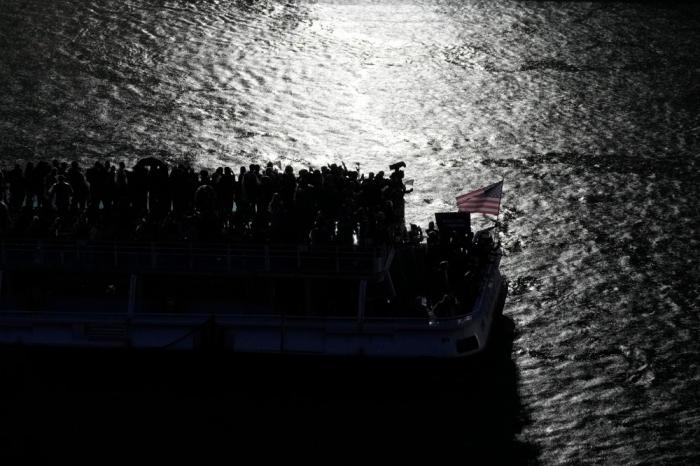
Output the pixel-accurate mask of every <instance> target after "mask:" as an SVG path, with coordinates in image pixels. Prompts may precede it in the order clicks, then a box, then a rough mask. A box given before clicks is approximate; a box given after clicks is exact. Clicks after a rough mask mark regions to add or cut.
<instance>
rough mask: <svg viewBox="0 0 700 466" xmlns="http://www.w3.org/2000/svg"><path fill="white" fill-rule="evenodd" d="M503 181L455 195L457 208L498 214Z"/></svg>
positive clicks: (461, 210)
mask: <svg viewBox="0 0 700 466" xmlns="http://www.w3.org/2000/svg"><path fill="white" fill-rule="evenodd" d="M502 195H503V181H499V182H498V183H494V184H490V185H488V186H484V187H483V188H479V189H477V190H474V191H471V192H468V193H466V194H460V195H459V196H457V210H459V211H460V212H473V213H476V212H480V213H482V214H490V215H498V212H499V211H500V210H501V196H502Z"/></svg>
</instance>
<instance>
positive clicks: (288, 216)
mask: <svg viewBox="0 0 700 466" xmlns="http://www.w3.org/2000/svg"><path fill="white" fill-rule="evenodd" d="M402 167H405V164H404V163H398V164H394V165H392V166H391V172H390V174H389V175H388V176H387V175H386V174H385V173H384V172H383V171H380V172H378V173H376V174H375V173H369V174H368V175H367V176H365V175H364V174H361V173H360V171H359V169H356V170H351V169H348V168H347V167H346V166H345V165H344V164H340V165H338V164H330V165H327V166H324V167H320V168H318V169H314V168H309V169H301V170H299V171H298V172H295V170H294V168H293V167H291V166H287V167H285V168H284V169H282V168H281V166H279V167H278V166H275V165H274V164H272V163H267V165H266V166H264V167H261V166H260V165H256V164H251V165H249V166H248V167H240V169H239V170H238V173H234V171H233V169H231V168H230V167H219V168H216V169H215V170H213V171H211V172H210V171H208V170H206V169H202V170H199V171H197V170H195V169H194V168H193V167H192V166H190V165H187V164H175V165H170V164H167V163H164V162H163V161H161V160H158V159H156V158H152V157H151V158H146V159H141V160H139V161H138V162H137V163H135V164H134V165H133V166H132V167H127V166H126V164H125V163H124V162H120V163H118V164H113V163H111V162H109V161H105V162H99V161H98V162H95V163H94V165H92V166H91V167H89V168H87V169H86V168H85V167H83V166H81V165H80V164H79V163H78V162H75V161H73V162H71V163H68V162H65V161H58V160H54V161H52V162H47V161H40V162H38V163H36V164H34V163H33V162H27V163H26V165H25V166H24V167H22V166H20V165H16V166H14V168H10V169H6V170H2V171H1V172H0V236H2V237H14V238H37V239H51V238H54V239H78V240H136V241H179V240H183V241H257V242H266V241H271V242H288V243H311V244H315V245H324V244H335V245H348V246H349V245H353V244H355V245H360V246H371V245H380V244H388V243H393V242H396V241H402V240H404V239H406V238H407V235H408V232H407V231H406V228H405V223H404V194H405V193H406V192H408V191H407V189H406V186H405V185H404V183H403V175H404V173H403V171H402V170H401V168H402Z"/></svg>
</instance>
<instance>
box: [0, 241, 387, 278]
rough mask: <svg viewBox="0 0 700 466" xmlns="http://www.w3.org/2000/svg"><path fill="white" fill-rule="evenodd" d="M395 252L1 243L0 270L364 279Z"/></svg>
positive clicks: (273, 246)
mask: <svg viewBox="0 0 700 466" xmlns="http://www.w3.org/2000/svg"><path fill="white" fill-rule="evenodd" d="M391 251H392V250H391V248H390V247H376V248H353V247H351V248H347V247H332V246H306V245H296V244H295V245H287V244H234V243H206V244H198V243H165V242H155V243H142V242H103V241H35V240H21V239H19V240H18V239H14V240H3V241H0V270H16V269H32V268H53V269H65V270H87V271H91V270H95V271H124V272H131V273H139V272H163V273H189V274H211V273H214V274H216V273H221V274H239V273H242V274H250V273H256V274H272V275H304V274H309V275H328V274H333V275H359V276H368V275H373V274H379V273H383V272H384V271H386V270H387V268H388V266H389V265H390V262H391V257H393V254H392V252H391Z"/></svg>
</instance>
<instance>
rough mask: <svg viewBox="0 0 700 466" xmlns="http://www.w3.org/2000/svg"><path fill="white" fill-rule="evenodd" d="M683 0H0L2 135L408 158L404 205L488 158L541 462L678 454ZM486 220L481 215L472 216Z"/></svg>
mask: <svg viewBox="0 0 700 466" xmlns="http://www.w3.org/2000/svg"><path fill="white" fill-rule="evenodd" d="M698 44H700V8H697V7H694V6H688V5H682V4H673V5H671V6H669V5H668V3H667V2H659V3H658V4H657V3H653V2H646V3H642V4H638V3H634V2H625V3H611V2H602V3H601V2H594V3H588V2H518V1H505V0H503V1H488V2H486V1H484V2H482V1H474V0H461V1H422V0H415V1H398V2H389V1H387V2H384V1H345V2H342V1H339V2H318V3H317V2H287V3H283V2H275V1H260V2H252V1H251V2H246V1H238V2H235V1H230V2H229V1H213V0H210V1H185V0H177V1H155V0H119V1H111V0H104V1H93V2H87V1H85V2H83V1H77V0H71V1H67V0H53V1H49V0H0V151H2V152H1V153H2V157H3V161H5V162H8V163H9V162H12V161H14V160H17V159H19V160H27V159H29V158H32V157H47V158H52V157H68V158H79V159H86V160H87V159H96V158H102V157H116V158H117V159H120V158H127V159H129V158H136V157H138V156H142V155H145V154H154V153H155V154H160V155H162V156H165V157H170V158H173V159H180V158H187V159H189V160H192V161H194V162H195V163H198V164H202V165H206V166H216V165H218V164H231V165H238V164H246V165H247V164H248V163H251V162H252V161H265V160H268V159H270V160H277V159H281V160H282V161H283V163H291V164H293V165H295V166H296V167H298V168H299V167H302V166H304V165H307V164H314V165H319V164H323V163H327V162H330V161H335V160H339V159H340V160H343V161H345V162H346V163H347V164H348V165H350V164H355V163H359V164H360V165H361V167H363V169H365V170H371V169H374V170H376V169H378V168H386V166H387V165H388V164H389V163H391V162H394V161H396V160H405V161H406V162H407V164H408V169H407V171H408V173H407V177H408V178H414V179H415V180H416V181H415V188H416V190H415V192H414V193H413V194H411V195H410V196H409V199H408V206H407V214H408V216H409V220H411V221H413V222H416V223H421V224H425V223H426V222H427V220H428V219H429V218H430V216H431V215H432V212H434V211H437V210H445V209H452V206H453V199H454V196H455V195H456V194H459V193H460V192H463V191H464V190H466V189H473V188H476V187H478V186H480V185H482V184H485V183H487V182H492V181H495V180H498V179H500V178H501V177H503V178H505V194H504V199H503V212H502V214H501V220H502V221H503V232H502V239H503V243H504V245H505V249H506V257H504V260H503V268H504V270H505V273H506V274H507V275H508V277H509V278H510V283H511V287H510V295H509V298H508V301H507V303H506V314H507V315H509V316H511V317H512V319H513V320H514V321H515V327H516V332H517V334H516V338H515V341H514V349H513V356H512V357H513V359H514V362H515V364H516V367H517V373H518V380H519V382H518V393H519V397H520V402H521V404H522V411H523V413H522V418H524V419H527V420H526V421H525V422H523V425H522V427H521V428H520V429H518V432H516V433H515V436H516V437H517V440H518V441H519V442H522V443H525V444H528V445H531V446H532V451H535V452H536V453H535V456H536V457H537V458H539V460H541V461H543V462H545V463H565V462H581V461H591V462H601V463H617V462H621V463H643V462H644V463H646V462H648V463H658V462H664V463H680V464H683V463H689V462H691V461H693V460H695V461H698V460H699V459H700V447H698V438H700V396H699V395H698V391H699V390H700V368H699V364H700V340H699V338H698V337H699V336H700V332H699V330H700V320H699V319H700V314H699V313H698V312H699V310H700V309H699V306H700V303H699V293H700V272H699V269H698V262H699V261H700V253H699V252H698V248H699V247H700V244H699V238H700V236H699V234H698V231H699V227H700V212H699V211H698V210H699V209H698V200H697V199H698V198H699V197H700V188H699V187H698V186H699V184H698V179H697V178H698V177H697V173H698V153H699V152H700V116H699V115H700V46H698ZM486 223H488V222H486Z"/></svg>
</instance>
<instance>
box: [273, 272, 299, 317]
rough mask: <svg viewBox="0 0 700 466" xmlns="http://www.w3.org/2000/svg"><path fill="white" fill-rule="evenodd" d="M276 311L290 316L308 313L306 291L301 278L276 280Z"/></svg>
mask: <svg viewBox="0 0 700 466" xmlns="http://www.w3.org/2000/svg"><path fill="white" fill-rule="evenodd" d="M274 304H275V313H277V314H284V315H288V316H304V315H306V291H305V288H304V280H302V279H300V278H280V279H277V280H275V297H274Z"/></svg>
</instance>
